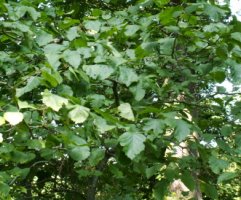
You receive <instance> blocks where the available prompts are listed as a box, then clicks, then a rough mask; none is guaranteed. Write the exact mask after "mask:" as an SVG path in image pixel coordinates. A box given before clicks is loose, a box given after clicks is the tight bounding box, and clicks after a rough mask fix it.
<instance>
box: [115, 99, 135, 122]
mask: <svg viewBox="0 0 241 200" xmlns="http://www.w3.org/2000/svg"><path fill="white" fill-rule="evenodd" d="M118 111H119V112H120V116H121V117H123V118H125V119H128V120H130V121H135V117H134V114H133V111H132V109H131V105H130V104H129V103H122V104H120V105H119V106H118Z"/></svg>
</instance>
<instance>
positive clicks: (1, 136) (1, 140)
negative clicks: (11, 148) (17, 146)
mask: <svg viewBox="0 0 241 200" xmlns="http://www.w3.org/2000/svg"><path fill="white" fill-rule="evenodd" d="M2 142H3V134H2V133H0V143H2Z"/></svg>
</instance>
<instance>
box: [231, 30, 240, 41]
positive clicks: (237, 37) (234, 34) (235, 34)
mask: <svg viewBox="0 0 241 200" xmlns="http://www.w3.org/2000/svg"><path fill="white" fill-rule="evenodd" d="M231 38H233V39H235V40H237V41H239V42H241V33H240V32H234V33H232V34H231Z"/></svg>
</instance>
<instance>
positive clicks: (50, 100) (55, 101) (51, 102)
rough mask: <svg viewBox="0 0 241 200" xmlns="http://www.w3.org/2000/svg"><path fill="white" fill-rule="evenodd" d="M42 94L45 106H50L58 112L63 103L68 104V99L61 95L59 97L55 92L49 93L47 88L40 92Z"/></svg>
mask: <svg viewBox="0 0 241 200" xmlns="http://www.w3.org/2000/svg"><path fill="white" fill-rule="evenodd" d="M42 96H43V99H42V101H43V103H44V104H45V105H46V106H47V107H50V108H52V109H53V110H54V111H56V112H58V111H59V109H60V108H62V106H63V105H67V104H68V99H65V98H63V97H60V96H58V95H56V94H52V93H50V92H49V91H48V90H45V91H44V92H43V93H42Z"/></svg>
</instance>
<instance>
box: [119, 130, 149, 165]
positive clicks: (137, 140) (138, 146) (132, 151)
mask: <svg viewBox="0 0 241 200" xmlns="http://www.w3.org/2000/svg"><path fill="white" fill-rule="evenodd" d="M118 140H119V142H120V145H121V146H123V147H124V148H123V149H124V152H125V154H126V155H127V156H128V157H129V158H130V159H131V160H133V159H134V158H135V157H136V156H137V155H138V154H139V153H140V152H142V151H143V150H144V148H145V145H144V142H145V140H146V137H145V136H144V135H142V134H140V133H135V132H134V133H133V132H125V133H123V134H122V135H121V136H120V137H119V139H118Z"/></svg>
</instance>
